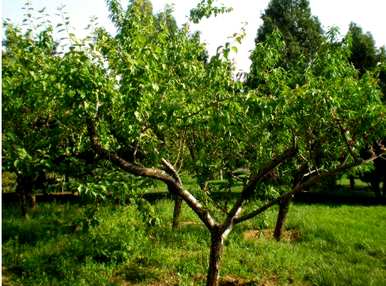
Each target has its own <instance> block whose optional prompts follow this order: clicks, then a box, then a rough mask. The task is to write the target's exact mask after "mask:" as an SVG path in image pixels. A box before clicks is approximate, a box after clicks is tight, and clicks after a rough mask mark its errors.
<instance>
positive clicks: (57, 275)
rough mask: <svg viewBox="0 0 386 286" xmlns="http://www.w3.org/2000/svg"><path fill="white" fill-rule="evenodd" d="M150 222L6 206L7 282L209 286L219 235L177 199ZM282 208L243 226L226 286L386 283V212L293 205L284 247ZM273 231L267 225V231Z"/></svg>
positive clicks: (58, 208) (138, 216)
mask: <svg viewBox="0 0 386 286" xmlns="http://www.w3.org/2000/svg"><path fill="white" fill-rule="evenodd" d="M154 208H155V210H156V213H157V214H158V216H159V219H158V220H156V221H154V220H149V219H148V217H147V216H146V215H144V214H143V213H141V212H139V211H138V210H137V209H136V208H135V207H134V206H111V205H99V206H96V205H82V206H79V205H76V204H70V203H67V204H56V203H45V204H40V206H38V208H37V209H36V210H34V211H33V212H32V213H31V214H30V217H29V218H28V219H21V218H20V217H19V213H18V209H17V208H15V207H13V206H3V222H2V225H3V246H2V247H3V248H2V250H3V285H161V286H163V285H165V286H166V285H201V284H203V283H204V280H205V273H206V267H207V259H208V245H209V244H208V243H209V240H208V238H209V236H208V233H207V231H206V229H205V227H204V226H203V225H202V224H201V223H199V222H198V221H197V219H196V218H195V216H194V214H193V213H191V212H190V211H189V210H188V209H187V208H186V207H185V208H184V209H183V218H182V221H183V223H182V224H181V227H180V229H179V230H177V231H172V230H171V215H172V203H171V202H169V201H160V202H158V203H156V204H155V206H154ZM276 212H277V210H276V209H272V210H271V211H268V212H267V213H266V214H265V215H264V216H262V217H257V218H256V219H254V220H251V221H249V222H247V223H245V224H241V225H239V226H237V227H236V228H235V230H234V231H233V232H232V233H231V234H230V236H229V239H228V240H227V242H226V244H225V252H224V256H223V259H222V268H221V276H222V285H265V286H272V285H381V286H382V285H386V283H385V281H386V240H385V234H386V207H384V206H372V207H364V206H346V205H341V206H339V205H334V206H331V205H304V204H295V205H292V206H291V208H290V212H289V221H288V223H287V225H286V232H285V233H284V239H283V241H282V242H276V241H275V240H273V239H272V237H271V233H272V231H271V229H272V228H273V226H274V220H275V215H276ZM262 227H263V228H264V229H261V228H262Z"/></svg>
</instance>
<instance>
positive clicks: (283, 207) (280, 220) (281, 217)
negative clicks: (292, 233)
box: [273, 198, 291, 241]
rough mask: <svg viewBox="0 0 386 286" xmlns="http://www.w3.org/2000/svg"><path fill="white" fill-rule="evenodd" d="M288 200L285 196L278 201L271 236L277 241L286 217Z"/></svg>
mask: <svg viewBox="0 0 386 286" xmlns="http://www.w3.org/2000/svg"><path fill="white" fill-rule="evenodd" d="M290 201H291V199H290V198H286V199H283V200H281V201H280V203H279V214H278V215H277V220H276V226H275V231H274V233H273V237H274V238H275V239H276V240H277V241H280V239H281V234H282V231H283V226H284V223H285V220H286V218H287V214H288V210H289V204H290Z"/></svg>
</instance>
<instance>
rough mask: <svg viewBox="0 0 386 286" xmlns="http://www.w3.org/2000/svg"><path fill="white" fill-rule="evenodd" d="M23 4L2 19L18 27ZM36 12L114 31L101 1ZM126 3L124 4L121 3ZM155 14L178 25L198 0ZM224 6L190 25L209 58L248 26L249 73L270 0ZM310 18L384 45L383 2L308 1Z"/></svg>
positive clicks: (44, 2) (240, 57)
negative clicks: (168, 14) (226, 9)
mask: <svg viewBox="0 0 386 286" xmlns="http://www.w3.org/2000/svg"><path fill="white" fill-rule="evenodd" d="M24 2H25V1H24V0H3V1H2V17H3V18H10V19H11V20H12V22H14V23H18V24H21V20H22V18H23V16H22V15H23V11H22V9H21V8H22V7H23V4H24ZM31 2H32V4H33V6H34V7H35V8H36V9H41V8H43V7H47V12H48V14H49V15H52V16H53V17H54V15H55V13H56V8H57V7H59V6H60V5H61V4H65V5H66V9H65V10H66V11H67V12H68V14H69V16H70V18H71V25H72V26H73V27H75V30H76V32H77V34H78V35H79V36H82V34H83V33H82V30H83V28H84V27H86V26H87V25H88V21H89V18H90V17H91V16H97V17H98V19H99V21H98V22H99V24H100V25H101V26H104V27H106V28H107V29H108V30H110V31H113V27H112V25H111V23H110V21H109V19H108V14H107V8H106V6H105V1H104V0H67V1H64V0H31ZM122 2H123V3H127V1H122ZM152 2H153V8H154V10H155V11H159V10H162V9H163V7H164V6H165V4H166V3H174V8H175V12H174V15H175V17H176V19H177V22H178V23H179V24H182V23H184V22H186V21H187V15H188V14H189V10H190V9H191V8H193V7H194V6H195V5H196V4H197V2H198V0H193V1H187V0H179V1H177V0H174V1H173V0H152ZM219 2H220V3H224V4H225V5H226V6H231V7H233V9H234V10H233V11H232V12H231V13H228V14H226V15H221V16H219V17H217V18H212V19H210V20H203V21H202V22H201V23H200V24H199V25H192V26H191V28H192V30H200V31H201V33H202V36H201V38H202V40H203V41H205V42H206V43H207V49H208V51H209V54H210V55H212V54H213V53H215V51H216V49H217V47H218V46H220V45H223V44H224V43H225V42H226V41H229V39H228V37H229V36H231V35H232V34H234V33H238V32H239V31H240V29H241V27H242V26H243V23H245V22H246V23H247V26H246V33H247V35H246V37H245V39H244V41H243V43H242V45H241V47H239V52H238V54H237V55H236V56H235V63H236V65H237V68H238V69H239V70H241V71H248V70H249V65H250V61H249V51H250V50H251V49H253V47H254V39H255V36H256V32H257V29H258V27H259V26H260V25H261V24H262V21H261V19H260V16H261V14H262V13H263V12H264V10H265V8H266V7H267V5H268V2H269V0H222V1H219ZM310 6H311V10H312V14H313V15H314V16H317V17H318V18H319V20H320V22H321V23H322V25H323V28H324V29H325V30H326V29H327V28H328V27H331V26H338V27H339V29H340V31H341V33H342V34H345V33H346V32H347V29H348V25H349V23H350V22H355V23H357V24H358V25H359V26H361V27H362V29H363V30H364V31H365V32H367V31H369V32H371V34H372V35H373V37H374V39H375V41H376V45H377V46H378V47H380V46H383V45H386V32H385V29H386V16H385V11H386V9H385V8H386V1H385V0H310Z"/></svg>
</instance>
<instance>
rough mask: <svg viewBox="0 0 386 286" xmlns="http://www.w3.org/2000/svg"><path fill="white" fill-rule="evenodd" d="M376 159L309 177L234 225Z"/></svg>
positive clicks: (342, 165) (237, 219)
mask: <svg viewBox="0 0 386 286" xmlns="http://www.w3.org/2000/svg"><path fill="white" fill-rule="evenodd" d="M376 158H378V156H376V157H372V158H370V159H368V160H356V161H354V162H353V163H351V164H345V163H343V164H341V165H340V166H339V167H337V168H335V169H333V170H331V171H325V172H320V173H317V174H316V175H313V176H311V177H309V178H308V179H306V180H303V181H300V182H299V183H297V184H296V186H295V187H294V188H293V189H292V190H291V191H289V192H287V193H284V194H282V195H281V196H279V197H278V198H276V199H274V200H272V201H270V202H268V203H266V204H265V205H263V206H261V207H259V208H258V209H256V210H254V211H252V212H250V213H249V214H246V215H243V216H240V217H236V218H235V219H234V220H233V223H234V224H238V223H241V222H243V221H246V220H248V219H251V218H253V217H255V216H257V215H258V214H260V213H262V212H264V211H265V210H267V209H269V208H270V207H272V206H273V205H275V204H278V203H279V202H280V201H281V200H283V199H287V198H289V197H291V196H293V195H295V194H296V193H298V192H301V191H302V190H304V189H305V188H307V187H310V186H312V185H314V184H315V183H317V182H318V181H319V180H320V179H322V178H325V177H331V176H335V175H337V174H339V173H341V172H343V171H345V170H348V169H351V168H353V167H356V166H359V165H361V164H364V163H368V162H371V161H374V160H375V159H376Z"/></svg>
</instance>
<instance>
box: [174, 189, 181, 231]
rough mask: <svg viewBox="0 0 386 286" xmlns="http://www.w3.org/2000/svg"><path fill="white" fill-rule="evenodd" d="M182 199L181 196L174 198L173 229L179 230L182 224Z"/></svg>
mask: <svg viewBox="0 0 386 286" xmlns="http://www.w3.org/2000/svg"><path fill="white" fill-rule="evenodd" d="M181 207H182V199H181V198H180V197H179V196H174V210H173V224H172V227H173V229H176V228H178V226H179V224H180V216H181Z"/></svg>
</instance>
